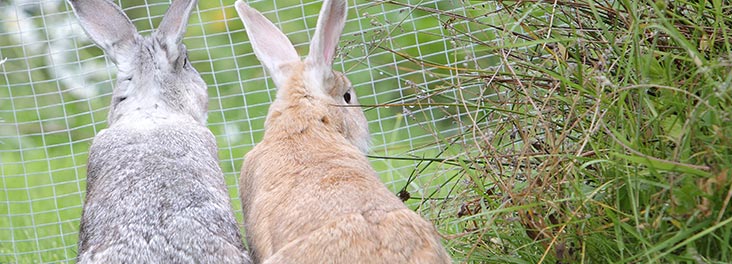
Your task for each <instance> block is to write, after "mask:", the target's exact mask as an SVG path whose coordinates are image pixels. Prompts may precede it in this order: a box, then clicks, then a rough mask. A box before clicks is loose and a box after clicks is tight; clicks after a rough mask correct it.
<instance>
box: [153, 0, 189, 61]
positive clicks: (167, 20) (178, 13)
mask: <svg viewBox="0 0 732 264" xmlns="http://www.w3.org/2000/svg"><path fill="white" fill-rule="evenodd" d="M197 3H198V1H197V0H173V3H172V4H171V5H170V7H169V8H168V11H167V12H165V16H163V21H162V22H160V25H159V26H158V29H157V31H155V38H157V40H158V42H159V43H160V44H161V45H162V46H163V48H164V49H165V50H166V52H167V53H168V59H169V60H171V61H174V60H176V59H178V57H179V56H180V54H178V53H179V52H180V49H179V48H178V45H179V44H180V43H181V41H182V40H183V35H185V34H186V27H187V26H188V18H190V17H191V11H192V10H193V8H195V7H196V4H197Z"/></svg>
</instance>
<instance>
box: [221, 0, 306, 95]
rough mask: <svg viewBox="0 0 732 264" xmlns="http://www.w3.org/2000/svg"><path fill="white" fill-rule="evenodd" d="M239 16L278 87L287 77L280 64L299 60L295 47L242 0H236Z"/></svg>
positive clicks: (258, 54)
mask: <svg viewBox="0 0 732 264" xmlns="http://www.w3.org/2000/svg"><path fill="white" fill-rule="evenodd" d="M234 6H235V7H236V11H237V13H239V18H241V21H242V22H243V23H244V27H245V29H246V31H247V35H248V36H249V41H250V42H251V44H252V49H254V54H256V55H257V58H258V59H259V61H261V62H262V64H264V67H266V68H267V70H268V71H269V73H270V74H271V75H272V79H273V80H274V81H275V84H277V86H278V87H280V84H284V81H286V78H287V77H288V76H287V75H286V73H284V72H282V71H281V69H280V66H282V65H283V64H286V63H290V62H293V61H300V56H299V55H297V51H295V47H294V46H292V43H291V42H290V40H289V39H287V36H285V34H283V33H282V31H280V30H279V29H278V28H277V27H276V26H275V25H274V24H272V22H270V21H269V20H267V18H266V17H264V16H263V15H262V14H261V13H259V12H258V11H257V10H255V9H254V8H251V7H249V5H247V4H246V3H244V1H242V0H238V1H236V4H234Z"/></svg>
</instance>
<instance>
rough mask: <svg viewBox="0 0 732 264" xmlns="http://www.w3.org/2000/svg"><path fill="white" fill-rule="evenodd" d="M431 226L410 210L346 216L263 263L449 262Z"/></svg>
mask: <svg viewBox="0 0 732 264" xmlns="http://www.w3.org/2000/svg"><path fill="white" fill-rule="evenodd" d="M431 229H432V227H431V226H430V225H429V224H428V223H427V222H425V221H424V220H422V218H421V217H419V216H418V215H417V214H415V213H414V212H413V211H411V210H409V209H399V210H395V211H391V212H385V211H382V210H378V209H376V210H372V211H368V212H365V213H363V214H350V215H344V216H342V217H339V218H337V219H335V220H334V221H331V222H328V223H324V224H323V225H322V227H321V228H319V229H317V230H315V231H313V232H310V233H308V234H306V235H303V236H301V237H300V238H298V239H296V240H294V241H292V242H290V243H288V244H287V245H285V246H284V247H283V248H281V249H280V250H278V251H277V252H276V253H275V254H274V255H272V256H271V257H269V258H267V259H266V260H265V261H264V262H263V263H272V264H274V263H321V261H322V260H324V259H327V260H328V262H330V263H414V264H419V263H449V257H448V256H447V254H446V252H444V251H437V250H435V249H436V248H440V247H441V246H440V245H439V242H438V241H439V240H438V238H437V237H435V236H434V234H432V233H431V232H426V230H431ZM404 234H412V236H404ZM430 237H433V239H429V238H430ZM303 256H307V257H303Z"/></svg>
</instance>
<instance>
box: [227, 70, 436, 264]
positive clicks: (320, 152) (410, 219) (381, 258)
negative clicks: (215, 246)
mask: <svg viewBox="0 0 732 264" xmlns="http://www.w3.org/2000/svg"><path fill="white" fill-rule="evenodd" d="M287 67H288V68H289V69H288V72H289V73H290V74H291V76H292V77H291V78H290V79H289V80H288V81H287V82H286V85H285V86H284V87H279V91H278V95H277V99H276V100H275V102H274V103H273V104H272V106H271V108H270V111H269V114H268V116H267V121H266V124H265V134H264V138H263V140H262V142H260V143H259V144H257V146H256V147H255V148H254V149H253V150H252V151H250V152H249V153H248V154H247V155H246V157H245V161H244V165H243V167H242V173H241V178H240V181H239V186H240V188H241V192H240V193H241V201H242V206H243V210H244V220H245V228H246V233H247V240H248V242H249V245H250V248H251V253H252V254H253V257H254V259H255V261H256V262H263V263H449V262H450V258H449V255H448V254H447V252H446V251H445V250H444V248H443V247H442V246H441V244H440V241H439V237H438V236H437V234H436V232H435V230H434V227H433V226H432V225H431V223H429V222H428V221H425V220H424V219H422V218H421V217H420V216H419V215H418V214H417V213H415V212H413V211H411V210H410V209H408V208H407V207H406V206H405V205H404V204H403V203H402V202H401V201H400V200H399V199H398V198H397V197H396V196H395V195H394V194H393V193H391V192H390V191H389V190H388V189H387V188H386V187H385V186H384V185H383V184H382V183H381V182H380V180H379V178H378V176H377V175H376V173H375V171H374V170H373V169H372V168H371V166H370V164H369V162H368V160H367V159H366V156H365V155H364V153H363V152H362V151H361V150H360V149H359V148H358V147H356V146H357V145H358V144H359V143H357V142H356V141H364V140H367V138H368V136H367V135H368V134H367V133H368V130H367V127H366V126H367V123H366V119H365V117H364V115H363V112H361V110H360V108H358V107H344V106H343V103H339V102H337V101H336V100H337V99H338V98H339V97H340V96H342V94H343V92H344V91H347V90H348V89H349V88H350V83H349V82H348V80H347V79H346V78H345V77H344V76H343V75H342V74H340V73H337V72H333V74H332V75H331V76H330V77H326V78H325V80H326V81H325V82H324V83H325V85H326V86H327V87H326V88H325V91H327V94H328V95H329V96H330V97H325V95H322V94H318V93H313V92H310V91H312V90H313V88H312V87H307V86H308V85H309V83H310V82H308V81H307V80H306V79H307V74H306V73H307V67H308V65H306V64H305V63H304V62H295V63H291V64H289V65H287ZM353 96H354V100H355V94H354V95H353ZM363 133H366V134H365V135H366V136H364V135H361V134H363Z"/></svg>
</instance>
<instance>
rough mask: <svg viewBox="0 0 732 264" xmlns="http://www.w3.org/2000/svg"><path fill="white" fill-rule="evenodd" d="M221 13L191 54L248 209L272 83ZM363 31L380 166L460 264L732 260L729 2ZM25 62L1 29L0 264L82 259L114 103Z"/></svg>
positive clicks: (196, 31) (357, 75)
mask: <svg viewBox="0 0 732 264" xmlns="http://www.w3.org/2000/svg"><path fill="white" fill-rule="evenodd" d="M295 2H296V3H300V2H299V1H295ZM136 4H139V3H130V5H131V6H134V5H136ZM257 4H258V5H256V6H255V8H259V9H261V10H272V9H273V7H271V6H267V5H268V4H267V3H259V2H257ZM219 5H220V3H216V2H207V3H201V6H200V7H199V10H201V15H200V17H199V16H193V18H192V21H191V23H192V24H195V25H197V26H194V27H191V28H189V32H188V36H189V37H188V38H187V39H186V43H187V45H188V47H189V50H191V57H192V58H193V59H192V60H193V61H194V66H195V67H196V68H197V69H198V70H199V71H200V72H201V73H202V74H203V76H204V79H206V81H207V83H209V84H215V86H216V88H217V89H211V94H210V95H211V103H210V108H211V113H210V115H209V124H210V125H209V127H210V128H211V129H212V130H213V131H214V133H215V134H216V135H217V138H218V139H219V146H220V150H221V151H220V157H221V160H222V163H221V165H222V168H223V169H224V171H225V172H226V180H227V183H228V184H229V186H230V192H231V195H232V197H236V187H235V184H236V183H235V182H236V176H237V175H236V174H237V173H236V172H237V171H238V169H239V168H238V167H239V166H240V164H241V157H242V156H243V155H244V154H245V153H246V152H247V151H248V149H249V148H250V147H251V145H252V144H254V143H256V142H257V140H259V138H261V127H262V122H263V117H264V115H265V114H266V110H267V102H268V101H269V100H270V98H271V96H272V95H271V94H270V93H268V92H266V91H265V89H263V88H262V87H265V86H266V85H269V87H271V82H269V84H267V83H266V82H265V81H264V80H261V79H257V78H261V77H262V76H263V75H262V74H263V72H262V69H261V68H260V67H258V66H257V65H259V64H258V62H257V61H256V60H255V59H254V57H253V55H251V48H250V47H249V46H248V45H245V44H244V41H245V37H244V36H243V35H244V32H243V31H241V30H242V29H241V23H240V22H238V21H236V17H235V14H234V12H233V10H231V9H230V8H229V9H221V8H220V7H219ZM278 5H279V6H280V7H285V6H287V5H284V4H278ZM498 5H501V6H500V8H497V6H498ZM158 9H160V10H158ZM318 9H319V5H318V4H307V5H306V7H305V10H306V12H307V13H309V14H315V13H317V11H318ZM164 10H165V5H163V6H159V7H155V8H153V11H154V12H153V13H155V14H157V13H160V14H162V12H164ZM128 14H130V16H131V17H146V16H147V14H146V13H145V10H144V9H131V10H128ZM299 14H300V9H299V8H296V9H291V10H286V11H283V12H281V13H279V17H280V19H282V20H284V21H288V22H285V23H282V24H281V26H282V27H283V28H284V30H285V31H286V32H295V31H297V30H301V29H303V28H304V27H303V25H302V23H301V21H292V19H293V18H295V17H297V16H299ZM269 16H270V17H274V16H273V15H269ZM349 17H350V18H358V19H357V20H356V21H351V22H349V24H348V25H347V27H346V30H345V31H346V32H358V34H353V33H349V34H344V36H343V38H342V42H341V50H340V55H341V57H340V58H339V60H337V63H336V67H337V68H339V67H342V68H343V69H346V70H347V72H348V73H349V74H348V75H349V78H350V79H351V80H352V82H353V84H354V86H355V87H356V89H357V91H359V97H360V98H362V99H361V101H362V103H363V104H365V105H367V106H366V107H365V108H364V110H365V111H366V114H367V118H368V119H369V120H372V121H373V120H379V122H372V123H371V125H372V127H371V130H372V132H373V133H374V146H375V148H374V151H373V153H371V160H372V164H373V165H374V167H375V168H376V169H377V170H378V171H380V172H381V177H382V180H383V181H384V182H385V183H386V184H387V186H388V187H389V188H390V189H391V190H392V191H393V192H394V193H395V194H398V195H399V196H400V197H402V198H403V199H405V201H406V203H407V204H408V205H409V206H411V207H412V208H414V209H415V210H417V211H418V212H419V213H421V214H422V215H423V216H425V217H426V218H428V219H430V220H431V221H432V222H433V223H435V225H436V226H437V228H438V230H439V231H440V233H441V235H442V236H443V238H444V240H443V241H444V244H445V246H446V247H447V248H448V249H449V251H450V253H451V254H452V256H453V259H454V260H455V262H459V263H639V262H643V263H646V262H648V263H675V262H696V263H729V262H732V243H731V239H730V237H731V236H732V213H731V212H730V210H729V208H732V206H730V200H731V199H732V171H731V170H730V168H732V166H731V165H732V164H730V163H732V117H731V115H732V109H730V108H732V36H730V34H732V4H730V3H728V1H721V0H712V1H702V2H692V1H686V0H681V1H641V0H625V1H564V2H562V1H521V2H511V1H502V2H486V1H439V2H438V3H434V2H428V1H410V2H408V1H383V2H373V3H370V4H369V5H367V6H360V7H358V9H356V8H352V9H351V11H350V13H349ZM222 18H227V20H226V21H223V22H222V21H220V20H221V19H222ZM199 20H200V21H199ZM307 20H308V25H311V26H312V25H314V17H311V18H308V19H307ZM201 21H204V22H206V21H216V22H213V23H207V24H204V25H200V22H201ZM196 23H199V24H196ZM136 25H137V26H138V28H140V29H141V30H149V28H150V26H149V25H148V23H147V20H140V21H138V22H136ZM227 32H228V33H227ZM202 35H206V36H207V37H206V38H202V37H201V36H202ZM291 38H292V41H293V43H296V44H298V43H306V42H307V38H308V36H307V34H306V33H304V32H298V33H295V34H292V35H291ZM232 46H233V47H234V49H232ZM306 49H307V47H306V46H305V45H299V46H298V50H299V51H300V52H301V53H304V52H305V51H306ZM28 50H29V49H21V48H19V47H18V46H17V44H14V43H13V42H12V40H11V39H9V38H7V37H3V36H2V35H0V57H8V58H9V60H8V62H6V63H5V64H4V65H2V67H3V69H4V70H5V71H6V72H14V71H15V72H18V71H20V72H21V73H20V74H17V73H3V76H2V77H3V78H0V87H5V86H8V89H7V90H5V89H2V88H0V119H2V120H3V121H4V122H0V133H1V134H0V136H1V137H0V141H1V142H0V163H1V164H2V165H0V172H2V176H3V178H2V180H1V181H0V184H2V188H0V190H2V192H3V193H0V262H21V263H25V262H34V261H35V262H55V261H68V260H71V259H73V257H74V256H75V250H76V249H75V243H76V236H77V233H76V232H77V227H78V217H79V214H80V210H81V201H82V197H83V190H84V188H85V182H84V180H83V179H84V175H85V167H84V164H85V162H86V152H87V150H88V147H89V144H90V139H91V138H92V137H93V135H94V134H95V133H96V132H97V131H99V130H100V129H102V128H104V126H105V124H104V120H105V119H106V108H105V107H106V105H107V104H108V102H109V97H108V96H100V97H92V98H89V99H84V98H79V97H78V96H75V95H73V94H70V93H59V92H58V91H59V90H60V89H61V88H60V87H62V85H60V84H58V83H56V82H47V81H46V80H55V79H54V76H52V75H50V74H49V73H48V71H47V70H43V69H40V70H36V69H38V67H41V66H43V65H44V61H43V60H42V58H38V57H29V58H28V60H23V61H22V62H23V63H26V64H24V65H21V64H18V63H19V62H21V61H19V60H13V59H14V58H22V57H23V56H27V55H28V54H27V52H28ZM206 50H207V51H206ZM245 55H246V56H245ZM78 56H79V59H82V60H83V59H93V58H96V60H99V59H101V58H100V57H99V56H101V53H100V51H99V50H98V49H95V48H92V47H88V48H84V49H82V50H81V51H80V52H79V53H78ZM395 61H396V62H397V63H395ZM23 69H34V70H30V71H28V72H27V73H24V72H22V70H23ZM104 80H106V79H105V78H102V79H101V80H97V82H96V83H97V85H98V86H99V87H100V88H97V89H98V92H99V93H100V94H106V93H108V91H109V89H110V87H111V84H110V83H109V82H108V81H107V82H105V81H104ZM24 83H27V84H28V85H26V86H24V85H23V84H24ZM30 84H32V87H31V85H30ZM398 88H399V89H398ZM244 101H246V102H247V105H246V106H245V105H244V104H243V102H244ZM232 127H235V128H236V130H234V132H231V131H228V130H227V129H231V128H232ZM236 131H238V132H236ZM232 133H233V135H232ZM70 142H71V143H70ZM234 207H235V208H238V207H239V204H238V201H237V200H234ZM239 213H240V212H239ZM239 217H241V215H240V214H239ZM9 241H12V242H13V243H8V242H9Z"/></svg>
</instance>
